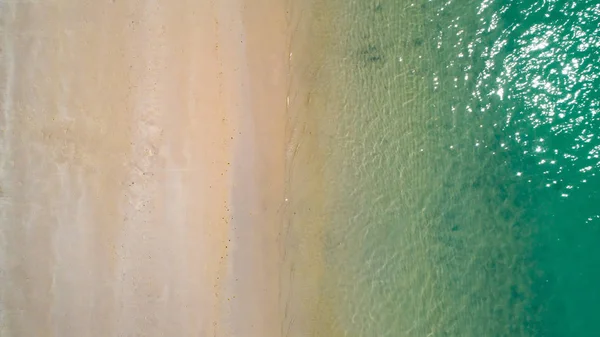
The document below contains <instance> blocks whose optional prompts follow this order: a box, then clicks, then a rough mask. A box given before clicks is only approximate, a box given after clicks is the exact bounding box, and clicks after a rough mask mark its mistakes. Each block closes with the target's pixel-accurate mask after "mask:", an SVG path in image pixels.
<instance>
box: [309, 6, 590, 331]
mask: <svg viewBox="0 0 600 337" xmlns="http://www.w3.org/2000/svg"><path fill="white" fill-rule="evenodd" d="M336 8H337V9H336V12H335V14H333V17H334V19H333V23H332V26H334V27H339V28H336V29H337V30H335V29H334V31H333V32H331V35H332V36H333V38H332V39H331V40H332V41H334V42H332V44H331V46H330V50H329V51H328V52H329V55H330V56H329V58H328V59H327V60H326V68H327V69H329V72H327V76H331V74H335V76H337V77H336V81H331V79H330V78H329V79H327V80H326V81H327V82H326V83H325V84H324V87H325V88H326V89H323V90H324V91H325V92H327V95H328V99H327V101H326V103H325V104H324V111H325V112H324V114H323V116H321V117H320V118H321V129H320V131H319V135H320V137H321V139H322V144H323V145H322V147H323V149H324V150H325V151H326V152H327V153H328V156H327V158H328V161H327V163H326V175H327V177H328V179H327V181H328V186H327V189H328V190H330V191H332V192H331V195H329V196H328V200H329V203H328V204H327V205H326V208H327V209H328V210H329V211H330V212H331V214H332V215H331V219H332V220H331V221H332V222H333V223H332V225H331V229H330V230H329V232H328V234H327V238H326V242H327V252H326V256H327V259H328V260H327V261H328V263H329V265H330V268H328V272H329V274H328V278H327V279H328V280H329V281H328V283H327V284H326V285H325V288H326V289H327V290H326V291H324V292H326V293H327V294H328V295H329V296H335V298H336V301H337V303H339V308H338V309H337V311H336V314H335V318H334V319H333V322H332V323H331V324H333V325H335V326H336V329H335V330H337V331H340V334H341V335H346V336H600V177H599V174H600V1H597V0H596V1H592V0H580V1H563V0H522V1H499V0H496V1H494V0H484V1H481V0H478V1H472V0H444V1H441V0H440V1H438V0H431V1H425V0H414V1H406V0H380V1H376V0H348V1H341V2H339V4H338V7H336ZM323 76H325V75H323ZM324 81H325V80H324ZM331 82H336V83H338V84H339V83H343V84H344V87H343V89H336V88H337V87H336V86H335V85H334V84H331Z"/></svg>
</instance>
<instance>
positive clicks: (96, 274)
mask: <svg viewBox="0 0 600 337" xmlns="http://www.w3.org/2000/svg"><path fill="white" fill-rule="evenodd" d="M0 3H1V5H0V11H1V12H0V13H1V14H0V15H1V17H2V22H1V23H0V27H1V28H0V29H1V31H0V32H1V33H0V35H1V44H0V56H1V57H0V65H1V66H0V94H1V96H0V103H1V105H0V107H1V109H2V114H0V116H1V117H0V128H1V130H0V131H1V134H0V137H1V138H0V336H2V337H5V336H6V337H12V336H27V337H29V336H31V337H43V336H56V337H68V336H73V337H85V336H98V337H100V336H102V337H106V336H242V337H253V336H257V337H258V336H260V337H268V336H283V335H284V332H283V331H284V327H283V325H282V324H283V323H282V322H284V320H283V319H282V315H283V314H282V303H285V298H282V294H281V292H280V287H281V280H282V273H281V270H280V268H281V241H280V234H281V233H280V232H281V223H282V222H281V214H280V212H278V210H279V209H280V206H281V203H282V202H283V198H284V197H283V186H284V180H285V174H284V173H285V170H284V167H285V146H286V144H285V142H286V140H285V131H284V125H285V121H286V115H285V113H286V95H287V89H288V87H287V82H286V81H287V80H288V74H287V69H288V68H287V62H288V55H289V52H288V51H287V48H288V42H289V41H288V37H287V34H288V33H289V31H288V28H287V25H288V23H287V22H286V19H285V18H286V13H285V8H286V7H285V6H286V5H285V4H284V3H283V1H281V3H279V2H278V1H268V0H247V1H242V0H219V1H217V0H215V1H209V0H173V1H134V0H105V1H101V0H65V1H52V0H48V1H28V2H25V1H24V2H20V1H2V2H0ZM246 6H248V7H246ZM285 329H287V327H285Z"/></svg>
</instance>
